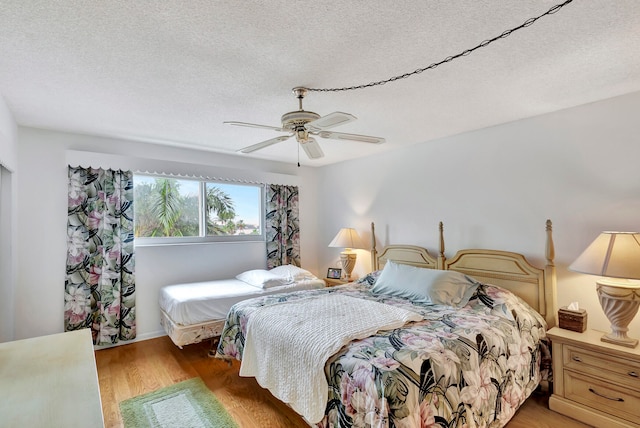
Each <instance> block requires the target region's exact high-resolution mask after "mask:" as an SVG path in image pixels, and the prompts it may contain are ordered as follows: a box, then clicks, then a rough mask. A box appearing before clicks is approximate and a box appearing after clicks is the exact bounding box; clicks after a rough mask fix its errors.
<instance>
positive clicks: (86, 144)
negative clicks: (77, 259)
mask: <svg viewBox="0 0 640 428" xmlns="http://www.w3.org/2000/svg"><path fill="white" fill-rule="evenodd" d="M18 140H19V146H18V163H19V165H20V172H21V180H20V183H19V187H18V193H19V198H18V204H19V220H18V235H19V237H20V238H19V245H18V256H19V257H18V273H17V287H16V309H15V330H16V338H17V339H19V338H27V337H34V336H40V335H45V334H52V333H56V332H61V331H62V330H63V311H64V309H63V308H64V275H65V270H64V266H65V259H66V232H65V230H66V221H67V214H66V211H67V208H66V206H67V205H66V199H67V163H68V162H73V163H76V164H77V163H80V164H83V165H84V166H87V165H88V164H91V165H92V166H94V167H96V166H103V165H97V164H96V162H97V163H101V162H104V163H108V164H109V165H107V166H113V165H114V164H126V165H127V166H130V165H132V164H136V163H139V161H140V160H141V159H149V160H150V161H149V165H152V166H151V167H149V168H151V170H157V171H165V170H166V171H169V172H174V171H176V170H177V169H180V168H185V167H189V169H190V171H187V172H189V173H193V172H196V171H197V172H198V173H200V174H202V173H206V174H210V175H211V176H219V175H218V173H219V172H220V171H224V172H225V173H233V172H234V171H236V172H237V173H238V175H240V176H243V177H245V176H252V177H257V178H260V177H264V178H265V181H266V179H269V178H272V177H279V178H281V179H283V180H285V181H286V180H289V181H291V180H293V181H295V182H297V183H298V186H299V187H300V193H301V196H300V210H301V213H300V215H301V217H302V218H303V221H302V222H301V254H302V262H303V265H304V266H305V267H306V268H307V269H309V270H311V271H314V272H317V265H316V263H315V261H316V260H317V255H316V246H315V236H316V232H315V222H316V201H315V199H314V196H313V195H315V193H316V189H315V186H316V181H315V178H314V176H313V174H312V173H311V172H310V171H309V168H304V167H302V168H297V167H296V166H294V165H288V164H282V163H277V162H268V161H259V160H251V159H246V158H241V157H238V156H227V155H222V154H215V153H210V152H202V151H195V150H188V149H177V148H171V147H166V146H156V145H149V144H145V143H141V142H134V141H126V140H117V139H109V138H100V137H92V136H85V135H75V134H68V133H61V132H51V131H44V130H36V129H31V128H19V129H18ZM91 152H99V153H98V154H95V153H91ZM176 165H177V166H176ZM283 184H290V183H283ZM265 254H266V253H265V250H264V243H257V244H256V243H232V244H230V243H213V244H200V245H196V246H189V245H173V246H163V247H152V246H144V247H138V248H136V311H137V321H138V338H139V339H145V338H150V337H153V336H157V335H160V334H163V332H162V329H161V327H160V323H159V320H160V317H159V309H158V303H157V302H158V290H159V288H160V287H161V286H163V285H166V284H169V283H174V282H176V281H180V282H189V281H198V280H204V279H216V278H223V277H229V276H230V275H232V274H233V275H235V274H237V273H238V272H240V271H242V270H246V269H249V268H258V267H264V265H265V258H266V255H265Z"/></svg>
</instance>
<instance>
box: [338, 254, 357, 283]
mask: <svg viewBox="0 0 640 428" xmlns="http://www.w3.org/2000/svg"><path fill="white" fill-rule="evenodd" d="M356 257H357V255H356V253H355V252H346V251H343V252H342V253H340V261H341V262H342V275H343V278H342V279H344V280H347V281H351V272H353V268H354V267H355V266H356Z"/></svg>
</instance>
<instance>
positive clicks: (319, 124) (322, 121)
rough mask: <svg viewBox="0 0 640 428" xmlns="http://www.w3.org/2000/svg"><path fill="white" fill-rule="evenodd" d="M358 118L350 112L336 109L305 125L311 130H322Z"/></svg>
mask: <svg viewBox="0 0 640 428" xmlns="http://www.w3.org/2000/svg"><path fill="white" fill-rule="evenodd" d="M356 119H357V118H356V117H355V116H354V115H352V114H349V113H343V112H341V111H334V112H333V113H329V114H327V115H325V116H322V117H320V118H318V119H316V120H312V121H311V122H308V123H307V124H306V125H305V128H307V129H308V130H309V131H313V132H320V131H322V130H323V129H329V128H333V127H334V126H340V125H344V124H345V123H349V122H352V121H354V120H356Z"/></svg>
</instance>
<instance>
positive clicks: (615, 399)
mask: <svg viewBox="0 0 640 428" xmlns="http://www.w3.org/2000/svg"><path fill="white" fill-rule="evenodd" d="M589 392H591V393H593V394H596V395H597V396H598V397H602V398H606V399H607V400H611V401H620V402H623V401H624V400H623V399H622V398H616V397H607V396H606V395H603V394H600V393H599V392H596V391H594V390H593V388H589Z"/></svg>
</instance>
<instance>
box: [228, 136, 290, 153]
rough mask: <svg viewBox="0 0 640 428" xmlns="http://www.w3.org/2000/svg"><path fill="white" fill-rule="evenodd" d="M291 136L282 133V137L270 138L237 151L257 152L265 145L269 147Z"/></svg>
mask: <svg viewBox="0 0 640 428" xmlns="http://www.w3.org/2000/svg"><path fill="white" fill-rule="evenodd" d="M289 137H291V135H281V136H280V137H276V138H272V139H270V140H266V141H263V142H261V143H258V144H254V145H253V146H249V147H245V148H244V149H240V150H237V151H238V152H241V153H251V152H255V151H256V150H260V149H264V148H265V147H269V146H271V145H273V144H276V143H279V142H281V141H284V140H288V139H289Z"/></svg>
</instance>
